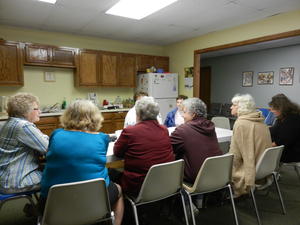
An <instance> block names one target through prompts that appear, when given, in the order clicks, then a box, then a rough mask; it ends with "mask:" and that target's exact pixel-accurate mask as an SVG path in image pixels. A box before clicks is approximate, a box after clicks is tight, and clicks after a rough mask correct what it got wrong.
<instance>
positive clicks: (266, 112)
mask: <svg viewBox="0 0 300 225" xmlns="http://www.w3.org/2000/svg"><path fill="white" fill-rule="evenodd" d="M258 110H259V111H261V113H262V114H263V116H264V117H265V118H266V117H267V116H268V114H269V112H270V110H269V109H267V108H259V109H258Z"/></svg>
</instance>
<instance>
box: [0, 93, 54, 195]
mask: <svg viewBox="0 0 300 225" xmlns="http://www.w3.org/2000/svg"><path fill="white" fill-rule="evenodd" d="M7 113H8V116H9V118H8V120H7V121H6V122H5V123H4V124H3V125H2V126H1V127H0V193H19V192H25V191H30V190H35V189H39V187H40V181H41V177H42V173H41V171H39V170H38V167H39V164H38V157H39V155H44V154H46V151H47V148H48V143H49V137H48V136H47V135H44V134H43V133H42V132H41V131H40V130H39V129H38V128H37V127H36V126H35V125H34V123H35V122H37V121H39V120H40V110H39V100H38V98H37V97H36V96H33V95H31V94H28V93H18V94H16V95H14V96H11V97H10V98H9V100H8V103H7Z"/></svg>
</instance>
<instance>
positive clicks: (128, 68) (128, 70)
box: [119, 53, 136, 87]
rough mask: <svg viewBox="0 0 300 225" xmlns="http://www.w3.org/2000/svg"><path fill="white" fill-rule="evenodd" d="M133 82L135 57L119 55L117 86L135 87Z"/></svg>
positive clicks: (132, 55)
mask: <svg viewBox="0 0 300 225" xmlns="http://www.w3.org/2000/svg"><path fill="white" fill-rule="evenodd" d="M135 81H136V55H134V54H123V53H121V56H120V66H119V86H122V87H135Z"/></svg>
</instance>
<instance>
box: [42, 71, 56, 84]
mask: <svg viewBox="0 0 300 225" xmlns="http://www.w3.org/2000/svg"><path fill="white" fill-rule="evenodd" d="M44 80H45V82H55V73H54V72H53V71H45V73H44Z"/></svg>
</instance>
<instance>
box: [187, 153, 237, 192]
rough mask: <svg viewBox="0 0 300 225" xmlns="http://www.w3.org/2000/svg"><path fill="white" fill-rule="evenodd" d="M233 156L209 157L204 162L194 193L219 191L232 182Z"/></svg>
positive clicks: (193, 187) (194, 186)
mask: <svg viewBox="0 0 300 225" xmlns="http://www.w3.org/2000/svg"><path fill="white" fill-rule="evenodd" d="M232 161H233V154H225V155H220V156H213V157H208V158H206V159H205V161H204V162H203V164H202V166H201V168H200V170H199V172H198V174H197V177H196V179H195V182H194V184H193V186H192V188H191V190H192V192H197V193H204V192H209V191H214V190H218V189H220V188H222V187H224V186H225V185H227V184H228V183H229V182H230V181H231V174H232Z"/></svg>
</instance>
